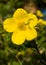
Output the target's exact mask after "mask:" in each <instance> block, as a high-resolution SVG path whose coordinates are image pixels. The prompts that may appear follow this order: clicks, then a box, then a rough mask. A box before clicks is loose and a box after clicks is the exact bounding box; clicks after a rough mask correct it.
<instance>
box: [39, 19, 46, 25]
mask: <svg viewBox="0 0 46 65" xmlns="http://www.w3.org/2000/svg"><path fill="white" fill-rule="evenodd" d="M38 23H39V24H42V25H46V21H45V20H43V19H39V20H38Z"/></svg>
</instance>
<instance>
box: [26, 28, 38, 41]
mask: <svg viewBox="0 0 46 65" xmlns="http://www.w3.org/2000/svg"><path fill="white" fill-rule="evenodd" d="M36 37H37V32H36V30H35V29H32V28H31V29H27V30H26V40H29V41H31V40H33V39H35V38H36Z"/></svg>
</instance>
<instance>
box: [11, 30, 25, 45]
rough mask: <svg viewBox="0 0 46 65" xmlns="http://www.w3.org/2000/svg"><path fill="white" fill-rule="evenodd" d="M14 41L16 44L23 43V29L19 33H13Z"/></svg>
mask: <svg viewBox="0 0 46 65" xmlns="http://www.w3.org/2000/svg"><path fill="white" fill-rule="evenodd" d="M11 39H12V42H13V43H14V44H16V45H21V44H23V43H24V41H25V33H24V32H23V31H19V32H18V33H15V32H14V33H13V34H12V38H11Z"/></svg>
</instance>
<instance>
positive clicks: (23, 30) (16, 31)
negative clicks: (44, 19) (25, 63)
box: [3, 8, 37, 45]
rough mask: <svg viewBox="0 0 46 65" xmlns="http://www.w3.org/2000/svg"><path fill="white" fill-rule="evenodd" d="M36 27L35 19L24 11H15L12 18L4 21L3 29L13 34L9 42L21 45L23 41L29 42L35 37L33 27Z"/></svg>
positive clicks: (20, 9) (35, 33)
mask: <svg viewBox="0 0 46 65" xmlns="http://www.w3.org/2000/svg"><path fill="white" fill-rule="evenodd" d="M36 25H37V17H36V16H35V15H33V14H31V13H30V14H28V13H27V12H26V11H25V10H24V9H22V8H19V9H17V10H16V11H15V13H14V14H13V17H12V18H8V19H6V20H5V21H4V23H3V27H4V29H5V30H6V31H7V32H13V34H12V37H11V40H12V42H13V43H14V44H17V45H21V44H23V43H24V42H25V40H28V41H31V40H33V39H34V38H36V37H37V32H36V30H35V29H34V26H36Z"/></svg>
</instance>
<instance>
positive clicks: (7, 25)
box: [3, 18, 16, 32]
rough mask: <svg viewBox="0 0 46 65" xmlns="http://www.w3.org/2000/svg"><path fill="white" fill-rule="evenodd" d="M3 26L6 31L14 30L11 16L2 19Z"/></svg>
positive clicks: (14, 26) (14, 25)
mask: <svg viewBox="0 0 46 65" xmlns="http://www.w3.org/2000/svg"><path fill="white" fill-rule="evenodd" d="M3 27H4V29H5V30H6V31H7V32H13V31H15V30H16V24H15V21H14V20H13V18H8V19H6V20H5V21H4V23H3Z"/></svg>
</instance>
